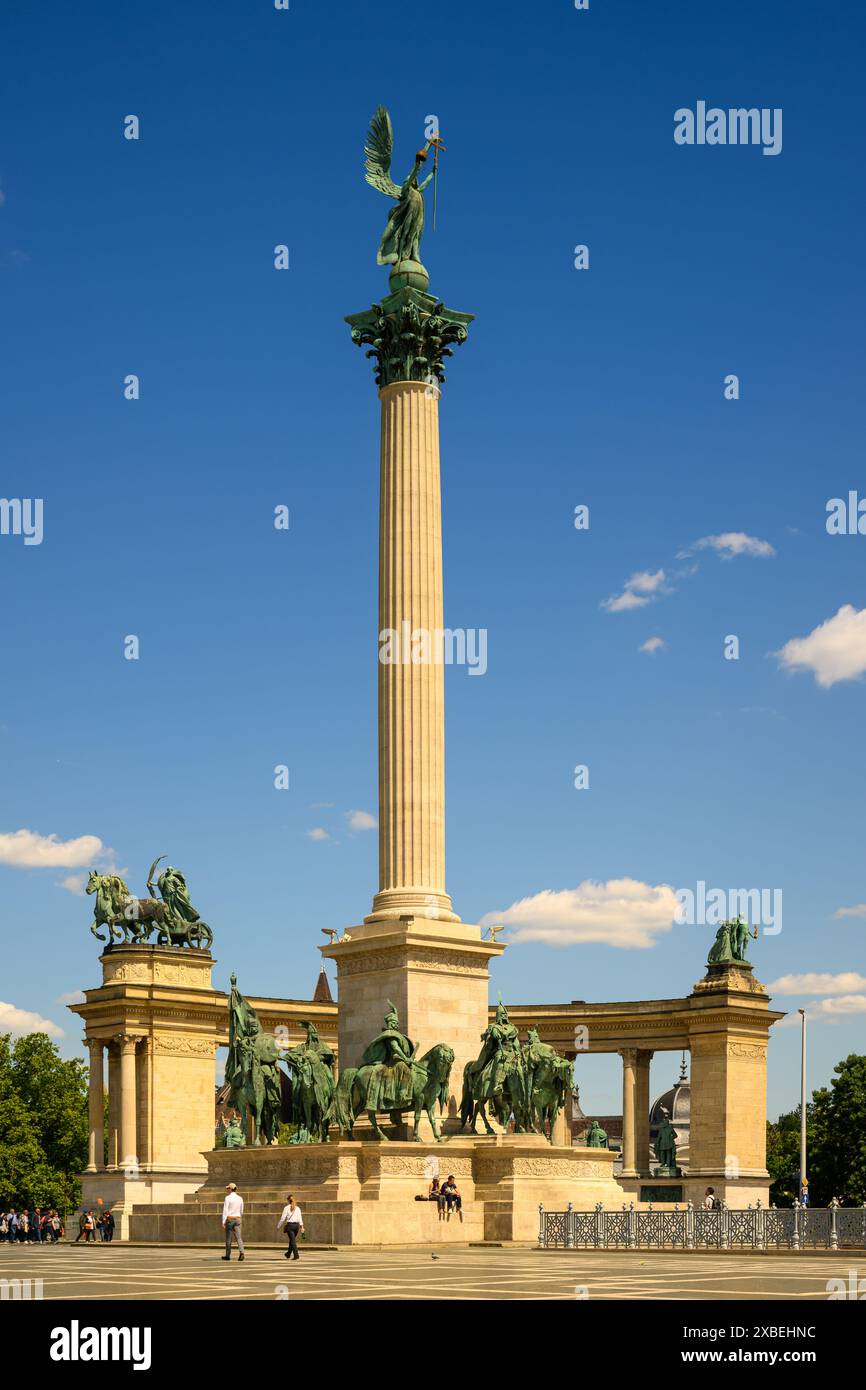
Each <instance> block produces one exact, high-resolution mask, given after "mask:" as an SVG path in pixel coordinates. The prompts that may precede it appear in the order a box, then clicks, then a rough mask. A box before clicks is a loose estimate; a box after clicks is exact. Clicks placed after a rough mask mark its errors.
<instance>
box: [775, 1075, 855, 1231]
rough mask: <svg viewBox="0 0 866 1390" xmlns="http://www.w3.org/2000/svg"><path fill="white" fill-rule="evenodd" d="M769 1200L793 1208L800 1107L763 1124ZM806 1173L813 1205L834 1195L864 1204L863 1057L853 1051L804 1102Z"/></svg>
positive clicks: (846, 1201)
mask: <svg viewBox="0 0 866 1390" xmlns="http://www.w3.org/2000/svg"><path fill="white" fill-rule="evenodd" d="M767 1169H768V1171H769V1173H770V1177H771V1178H772V1186H771V1187H770V1201H771V1202H775V1204H776V1206H780V1207H781V1206H791V1205H792V1203H793V1201H794V1198H795V1197H797V1196H799V1191H800V1186H799V1178H800V1107H799V1106H797V1109H796V1110H792V1111H790V1112H789V1113H788V1114H787V1115H780V1116H779V1118H778V1120H777V1121H776V1122H775V1124H772V1123H771V1124H768V1125H767ZM806 1171H807V1175H808V1178H809V1200H810V1202H811V1204H812V1206H816V1207H826V1206H827V1204H828V1203H829V1202H830V1201H832V1199H833V1198H834V1197H837V1198H838V1199H839V1201H840V1202H841V1203H842V1205H843V1206H859V1205H860V1204H861V1203H862V1202H866V1056H858V1055H857V1054H856V1053H854V1054H852V1055H851V1056H850V1057H846V1058H845V1059H844V1061H842V1062H839V1064H838V1065H837V1066H836V1067H834V1068H833V1080H832V1081H831V1082H830V1086H829V1087H822V1088H821V1089H819V1090H817V1091H814V1092H813V1093H812V1099H811V1101H810V1102H809V1104H808V1105H807V1106H806Z"/></svg>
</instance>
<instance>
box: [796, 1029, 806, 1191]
mask: <svg viewBox="0 0 866 1390" xmlns="http://www.w3.org/2000/svg"><path fill="white" fill-rule="evenodd" d="M797 1012H798V1014H799V1015H800V1020H801V1035H800V1036H801V1042H800V1192H799V1197H798V1200H799V1198H802V1195H803V1184H804V1183H805V1182H806V1181H807V1178H806V1010H805V1009H798V1010H797Z"/></svg>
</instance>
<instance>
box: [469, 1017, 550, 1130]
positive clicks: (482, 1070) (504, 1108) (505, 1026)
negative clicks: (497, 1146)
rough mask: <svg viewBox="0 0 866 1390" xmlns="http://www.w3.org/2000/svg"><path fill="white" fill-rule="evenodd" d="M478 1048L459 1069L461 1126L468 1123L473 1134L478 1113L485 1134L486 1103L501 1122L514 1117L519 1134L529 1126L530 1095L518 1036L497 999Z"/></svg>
mask: <svg viewBox="0 0 866 1390" xmlns="http://www.w3.org/2000/svg"><path fill="white" fill-rule="evenodd" d="M481 1044H482V1045H481V1051H480V1053H479V1054H478V1057H477V1058H476V1060H475V1061H474V1062H467V1063H466V1066H465V1067H464V1068H463V1095H462V1098H461V1101H460V1120H461V1128H462V1129H465V1128H466V1126H467V1125H468V1126H469V1128H470V1130H471V1132H472V1133H473V1134H475V1133H477V1131H476V1124H477V1121H478V1117H479V1115H480V1116H481V1119H482V1120H483V1122H484V1128H485V1130H486V1132H487V1133H488V1134H494V1133H495V1130H494V1129H493V1126H492V1125H491V1123H490V1121H489V1119H488V1117H487V1106H488V1103H489V1104H490V1106H491V1108H492V1110H493V1114H494V1117H495V1118H496V1119H497V1120H498V1121H499V1123H500V1124H501V1125H503V1126H504V1125H506V1124H508V1122H509V1120H510V1119H511V1117H512V1116H513V1117H514V1128H515V1131H516V1133H518V1134H520V1133H523V1132H525V1131H527V1130H531V1129H532V1115H531V1108H532V1102H531V1095H530V1091H529V1084H528V1077H527V1071H526V1064H525V1061H524V1057H523V1050H522V1048H521V1046H520V1038H519V1036H518V1032H517V1029H516V1028H515V1026H514V1024H513V1023H511V1022H510V1020H509V1018H508V1010H507V1009H506V1007H505V1005H504V1004H503V1003H502V1001H501V1000H500V1002H499V1004H498V1006H497V1009H496V1016H495V1018H494V1020H493V1022H492V1023H491V1024H490V1026H489V1027H488V1028H485V1030H484V1032H483V1033H482V1034H481Z"/></svg>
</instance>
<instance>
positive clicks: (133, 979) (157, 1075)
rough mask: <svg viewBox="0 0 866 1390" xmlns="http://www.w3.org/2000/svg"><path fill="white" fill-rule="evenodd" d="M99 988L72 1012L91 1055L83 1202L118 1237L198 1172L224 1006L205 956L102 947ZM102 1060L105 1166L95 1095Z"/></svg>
mask: <svg viewBox="0 0 866 1390" xmlns="http://www.w3.org/2000/svg"><path fill="white" fill-rule="evenodd" d="M100 960H101V964H102V985H101V986H100V987H99V988H98V989H91V990H87V991H86V993H85V1003H84V1004H76V1005H73V1006H72V1011H73V1012H74V1013H77V1014H79V1015H80V1016H81V1017H82V1018H83V1019H84V1021H85V1028H86V1034H85V1042H86V1044H87V1046H88V1048H89V1051H90V1094H89V1104H88V1114H89V1122H90V1138H89V1145H88V1166H87V1171H86V1172H85V1173H84V1174H82V1179H81V1182H82V1200H83V1201H84V1202H85V1204H87V1205H92V1206H94V1207H95V1206H98V1205H104V1206H106V1207H111V1208H112V1210H113V1212H114V1217H115V1221H116V1223H117V1235H118V1237H119V1238H120V1239H123V1238H125V1237H126V1235H127V1230H128V1221H129V1211H130V1208H131V1206H132V1204H133V1203H134V1202H135V1203H142V1202H153V1201H176V1200H180V1199H181V1198H182V1197H183V1196H184V1195H185V1194H186V1193H189V1192H194V1191H195V1189H196V1188H197V1187H198V1186H199V1184H200V1183H201V1180H202V1176H203V1174H204V1173H206V1171H207V1165H206V1163H205V1161H204V1159H203V1158H202V1150H203V1149H209V1148H210V1147H211V1145H212V1144H213V1134H214V1086H215V1058H216V1045H217V1039H218V1035H219V1033H220V1032H221V1031H222V1030H223V1028H224V1021H223V1016H224V1004H222V1002H221V996H219V995H217V994H216V993H215V991H214V990H213V988H212V984H211V974H212V971H213V963H214V962H213V958H212V956H211V954H210V952H209V951H202V950H188V949H185V950H181V949H179V948H177V947H173V948H172V947H160V946H148V945H142V946H110V947H107V948H106V950H105V951H104V952H103V954H102V956H101V957H100ZM106 1052H107V1054H108V1067H107V1074H108V1087H109V1132H108V1159H107V1163H106V1162H105V1161H104V1158H103V1153H104V1139H105V1136H104V1134H103V1103H104V1097H103V1085H104V1076H105V1071H106V1068H105V1066H104V1054H105V1053H106Z"/></svg>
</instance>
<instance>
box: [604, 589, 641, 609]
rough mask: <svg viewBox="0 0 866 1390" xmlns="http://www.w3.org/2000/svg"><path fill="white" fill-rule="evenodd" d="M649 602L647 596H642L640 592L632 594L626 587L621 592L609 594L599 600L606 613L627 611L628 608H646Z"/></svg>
mask: <svg viewBox="0 0 866 1390" xmlns="http://www.w3.org/2000/svg"><path fill="white" fill-rule="evenodd" d="M648 603H649V599H648V598H643V597H642V596H641V595H640V594H633V593H631V592H630V590H628V589H626V591H625V593H622V594H611V596H610V598H604V599H602V601H601V607H602V608H604V609H606V610H607V612H608V613H627V612H628V610H629V609H630V608H646V606H647V604H648Z"/></svg>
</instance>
